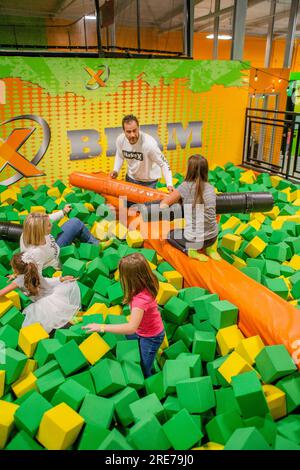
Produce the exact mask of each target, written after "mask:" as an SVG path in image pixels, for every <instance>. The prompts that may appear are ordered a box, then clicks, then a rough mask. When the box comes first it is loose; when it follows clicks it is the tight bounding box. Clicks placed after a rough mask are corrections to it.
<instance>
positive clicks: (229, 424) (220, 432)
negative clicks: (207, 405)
mask: <svg viewBox="0 0 300 470" xmlns="http://www.w3.org/2000/svg"><path fill="white" fill-rule="evenodd" d="M242 427H243V421H242V418H241V416H240V414H239V413H238V412H237V411H233V410H231V411H227V412H225V413H222V414H218V415H217V416H215V417H214V418H213V419H211V420H210V421H209V422H208V423H207V425H206V432H207V435H208V438H209V440H210V441H211V442H218V443H219V444H224V445H225V444H226V442H227V441H228V439H229V438H230V436H231V435H232V434H233V432H234V431H235V430H236V429H238V428H242Z"/></svg>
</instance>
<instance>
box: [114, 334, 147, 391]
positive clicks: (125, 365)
mask: <svg viewBox="0 0 300 470" xmlns="http://www.w3.org/2000/svg"><path fill="white" fill-rule="evenodd" d="M118 344H119V343H118ZM117 346H118V345H117ZM121 365H122V370H123V374H124V378H125V382H126V384H127V385H129V386H130V387H132V388H135V389H136V390H140V389H141V388H143V387H144V374H143V371H142V368H141V366H140V364H137V363H136V362H131V361H123V362H122V363H121Z"/></svg>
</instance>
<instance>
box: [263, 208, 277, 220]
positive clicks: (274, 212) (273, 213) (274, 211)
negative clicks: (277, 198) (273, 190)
mask: <svg viewBox="0 0 300 470" xmlns="http://www.w3.org/2000/svg"><path fill="white" fill-rule="evenodd" d="M263 214H264V215H265V216H267V217H270V219H272V220H275V219H276V218H277V217H278V215H279V214H280V209H279V207H278V206H274V207H273V209H272V210H270V211H268V212H264V213H263Z"/></svg>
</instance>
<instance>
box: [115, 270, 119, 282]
mask: <svg viewBox="0 0 300 470" xmlns="http://www.w3.org/2000/svg"><path fill="white" fill-rule="evenodd" d="M114 280H115V281H117V282H118V281H119V280H120V271H119V270H118V269H117V270H116V271H115V272H114Z"/></svg>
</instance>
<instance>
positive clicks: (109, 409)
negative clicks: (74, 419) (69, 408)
mask: <svg viewBox="0 0 300 470" xmlns="http://www.w3.org/2000/svg"><path fill="white" fill-rule="evenodd" d="M113 413H114V404H113V402H112V400H110V399H108V398H103V397H97V395H93V394H91V393H88V394H87V395H86V396H85V398H84V400H83V403H82V405H81V407H80V410H79V414H80V416H82V417H83V419H84V420H85V422H86V423H87V424H96V425H100V426H102V427H104V428H109V427H110V425H111V422H112V419H113Z"/></svg>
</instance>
